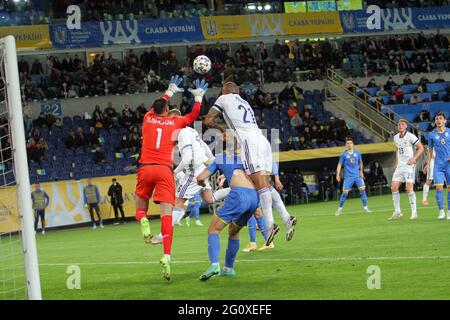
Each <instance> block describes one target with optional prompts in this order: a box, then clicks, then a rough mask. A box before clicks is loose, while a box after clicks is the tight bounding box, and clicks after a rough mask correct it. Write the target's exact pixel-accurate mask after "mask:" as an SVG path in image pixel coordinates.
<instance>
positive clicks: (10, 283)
mask: <svg viewBox="0 0 450 320" xmlns="http://www.w3.org/2000/svg"><path fill="white" fill-rule="evenodd" d="M17 69H18V67H17V56H16V45H15V39H14V37H12V36H7V37H5V38H0V300H11V299H33V300H34V299H41V288H40V280H39V269H38V262H37V253H36V243H35V237H34V229H33V220H34V213H33V210H32V206H31V195H30V194H31V188H30V180H29V175H28V163H27V153H26V146H25V132H24V124H23V115H22V102H21V94H20V83H19V74H18V70H17Z"/></svg>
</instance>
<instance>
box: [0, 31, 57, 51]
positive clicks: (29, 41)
mask: <svg viewBox="0 0 450 320" xmlns="http://www.w3.org/2000/svg"><path fill="white" fill-rule="evenodd" d="M9 35H12V36H14V38H15V39H16V46H17V48H18V49H38V48H39V49H42V48H50V47H51V41H50V33H49V30H48V25H34V26H13V27H1V28H0V37H6V36H9Z"/></svg>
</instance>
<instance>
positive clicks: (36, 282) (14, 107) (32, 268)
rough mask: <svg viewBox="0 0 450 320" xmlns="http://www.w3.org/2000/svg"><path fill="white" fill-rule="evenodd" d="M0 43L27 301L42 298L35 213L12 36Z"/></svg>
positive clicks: (14, 42) (14, 45) (2, 39)
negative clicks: (34, 224) (34, 220)
mask: <svg viewBox="0 0 450 320" xmlns="http://www.w3.org/2000/svg"><path fill="white" fill-rule="evenodd" d="M0 46H1V48H2V50H3V55H4V64H5V65H4V70H5V84H4V86H5V89H6V90H5V104H6V107H7V110H8V122H9V125H10V130H11V131H10V132H11V143H12V150H11V151H12V153H13V163H14V175H15V179H16V185H17V202H18V212H19V216H20V224H21V229H22V247H23V254H24V261H25V279H26V290H27V297H28V299H29V300H41V299H42V294H41V283H40V277H39V264H38V258H37V249H36V239H35V233H34V226H33V223H34V222H33V217H34V212H33V208H32V204H31V186H30V177H29V174H28V161H27V150H26V144H25V130H24V124H23V111H22V99H21V91H20V82H19V70H18V65H17V52H16V40H15V38H14V37H13V36H6V37H4V38H1V39H0Z"/></svg>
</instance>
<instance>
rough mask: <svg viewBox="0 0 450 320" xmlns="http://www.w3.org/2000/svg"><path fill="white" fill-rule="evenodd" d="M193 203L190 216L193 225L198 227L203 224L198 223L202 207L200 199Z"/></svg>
mask: <svg viewBox="0 0 450 320" xmlns="http://www.w3.org/2000/svg"><path fill="white" fill-rule="evenodd" d="M196 200H198V201H195V203H194V204H193V205H192V207H191V216H192V217H193V218H194V219H195V224H196V225H197V226H199V227H202V226H203V223H202V222H201V221H200V207H201V205H202V202H201V198H199V199H196Z"/></svg>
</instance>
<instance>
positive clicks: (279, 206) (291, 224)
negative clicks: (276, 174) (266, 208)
mask: <svg viewBox="0 0 450 320" xmlns="http://www.w3.org/2000/svg"><path fill="white" fill-rule="evenodd" d="M270 193H271V194H272V204H273V207H274V208H275V209H276V210H277V211H278V213H279V214H280V217H281V220H282V221H283V223H284V225H285V227H286V241H290V240H291V239H292V237H293V236H294V232H295V225H296V224H297V218H296V217H294V216H291V215H290V214H289V213H288V211H287V210H286V206H285V205H284V202H283V200H282V199H281V196H280V194H279V193H278V191H277V190H275V189H274V188H273V187H271V190H270Z"/></svg>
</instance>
